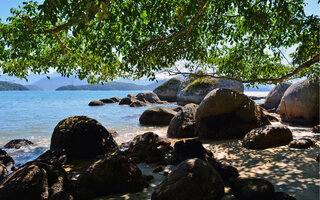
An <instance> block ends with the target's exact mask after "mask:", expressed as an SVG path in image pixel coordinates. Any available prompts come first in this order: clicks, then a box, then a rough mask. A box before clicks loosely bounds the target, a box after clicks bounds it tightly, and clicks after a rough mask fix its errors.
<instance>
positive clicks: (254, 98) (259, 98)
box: [249, 96, 265, 100]
mask: <svg viewBox="0 0 320 200" xmlns="http://www.w3.org/2000/svg"><path fill="white" fill-rule="evenodd" d="M249 98H250V99H251V100H261V99H265V97H257V96H249Z"/></svg>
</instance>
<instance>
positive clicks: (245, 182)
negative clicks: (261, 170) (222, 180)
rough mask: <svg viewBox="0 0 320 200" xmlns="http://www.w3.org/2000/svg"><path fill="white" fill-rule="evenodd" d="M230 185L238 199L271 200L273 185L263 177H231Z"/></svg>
mask: <svg viewBox="0 0 320 200" xmlns="http://www.w3.org/2000/svg"><path fill="white" fill-rule="evenodd" d="M230 187H231V191H232V193H233V194H234V196H235V197H236V199H238V200H257V199H259V200H271V199H273V198H272V196H273V195H274V187H273V185H272V184H271V183H270V182H269V181H267V180H265V179H258V178H245V179H233V180H232V181H231V182H230Z"/></svg>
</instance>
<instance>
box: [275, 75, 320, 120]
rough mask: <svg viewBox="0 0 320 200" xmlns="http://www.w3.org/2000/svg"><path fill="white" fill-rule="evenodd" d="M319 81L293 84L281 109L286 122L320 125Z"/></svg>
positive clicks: (284, 96)
mask: <svg viewBox="0 0 320 200" xmlns="http://www.w3.org/2000/svg"><path fill="white" fill-rule="evenodd" d="M319 83H320V82H319V80H317V81H311V80H309V79H306V80H304V81H300V82H297V83H294V84H292V85H291V86H290V87H289V88H288V89H287V91H286V92H285V93H284V95H283V97H282V99H281V102H280V105H279V109H280V117H281V120H282V121H284V122H291V123H297V124H302V125H316V124H319Z"/></svg>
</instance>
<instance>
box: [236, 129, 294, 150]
mask: <svg viewBox="0 0 320 200" xmlns="http://www.w3.org/2000/svg"><path fill="white" fill-rule="evenodd" d="M292 140H293V137H292V132H291V130H290V129H289V128H288V127H286V126H283V125H267V126H263V127H260V128H256V129H253V130H251V131H250V132H249V133H247V134H246V135H245V137H244V138H243V143H242V145H243V146H244V147H245V148H248V149H267V148H270V147H277V146H282V145H286V144H288V143H289V142H291V141H292Z"/></svg>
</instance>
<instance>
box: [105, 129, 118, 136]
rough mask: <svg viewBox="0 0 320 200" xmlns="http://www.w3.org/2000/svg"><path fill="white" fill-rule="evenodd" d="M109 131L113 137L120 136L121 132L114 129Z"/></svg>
mask: <svg viewBox="0 0 320 200" xmlns="http://www.w3.org/2000/svg"><path fill="white" fill-rule="evenodd" d="M107 131H108V132H109V133H110V134H111V135H112V137H113V138H115V137H118V136H119V133H118V132H117V131H115V130H112V129H107Z"/></svg>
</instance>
